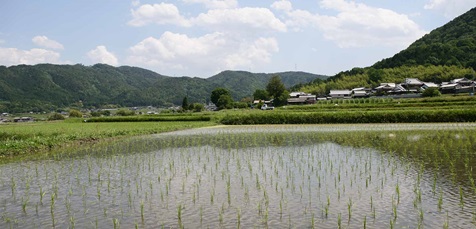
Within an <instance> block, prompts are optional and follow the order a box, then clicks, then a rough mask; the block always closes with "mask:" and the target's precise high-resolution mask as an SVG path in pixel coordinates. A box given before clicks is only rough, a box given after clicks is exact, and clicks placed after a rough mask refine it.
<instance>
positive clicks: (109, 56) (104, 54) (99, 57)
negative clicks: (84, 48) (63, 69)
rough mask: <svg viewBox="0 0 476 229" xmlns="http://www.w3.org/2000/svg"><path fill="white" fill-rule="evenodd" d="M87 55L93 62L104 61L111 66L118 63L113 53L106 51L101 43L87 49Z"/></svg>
mask: <svg viewBox="0 0 476 229" xmlns="http://www.w3.org/2000/svg"><path fill="white" fill-rule="evenodd" d="M87 55H88V57H89V59H90V60H91V61H93V62H94V63H104V64H109V65H113V66H117V65H118V63H119V61H118V60H117V57H116V56H115V55H114V54H113V53H111V52H109V51H107V49H106V47H105V46H102V45H100V46H97V47H96V48H95V49H93V50H91V51H89V52H88V53H87Z"/></svg>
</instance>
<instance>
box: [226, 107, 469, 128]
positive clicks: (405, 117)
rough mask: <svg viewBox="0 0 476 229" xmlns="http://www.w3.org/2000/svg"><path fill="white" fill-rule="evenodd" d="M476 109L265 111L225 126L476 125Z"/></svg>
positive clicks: (232, 118)
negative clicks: (439, 123) (448, 123)
mask: <svg viewBox="0 0 476 229" xmlns="http://www.w3.org/2000/svg"><path fill="white" fill-rule="evenodd" d="M475 121H476V109H470V110H467V109H464V110H463V109H461V110H419V111H415V110H411V111H393V110H391V111H388V110H387V111H354V112H345V111H338V112H319V113H311V112H309V113H303V112H299V113H297V112H296V113H295V112H261V113H253V114H233V115H226V116H225V117H223V118H222V119H221V123H222V124H225V125H253V124H334V123H421V122H475Z"/></svg>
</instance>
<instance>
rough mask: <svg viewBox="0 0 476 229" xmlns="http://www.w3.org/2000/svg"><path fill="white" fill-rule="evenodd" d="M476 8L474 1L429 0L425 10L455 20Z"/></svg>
mask: <svg viewBox="0 0 476 229" xmlns="http://www.w3.org/2000/svg"><path fill="white" fill-rule="evenodd" d="M473 7H476V1H474V0H429V1H428V3H427V4H425V6H424V8H425V9H427V10H435V11H437V12H440V13H441V14H443V15H444V16H445V17H448V18H454V17H456V16H459V15H461V14H463V13H466V12H467V11H468V10H470V9H472V8H473Z"/></svg>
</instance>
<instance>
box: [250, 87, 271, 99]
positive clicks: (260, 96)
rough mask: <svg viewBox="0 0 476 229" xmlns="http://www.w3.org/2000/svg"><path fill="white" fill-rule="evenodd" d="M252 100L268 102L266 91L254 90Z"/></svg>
mask: <svg viewBox="0 0 476 229" xmlns="http://www.w3.org/2000/svg"><path fill="white" fill-rule="evenodd" d="M253 98H254V99H255V100H269V94H268V92H267V91H266V90H263V89H256V91H255V92H254V93H253Z"/></svg>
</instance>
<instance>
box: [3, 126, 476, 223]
mask: <svg viewBox="0 0 476 229" xmlns="http://www.w3.org/2000/svg"><path fill="white" fill-rule="evenodd" d="M345 127H346V126H343V125H337V126H331V125H329V126H322V125H321V126H259V127H252V128H250V127H246V128H229V127H226V128H204V129H199V130H193V131H189V132H186V131H180V132H173V133H168V134H161V135H157V136H150V137H147V138H142V139H131V140H130V141H127V142H122V143H117V144H110V145H107V146H103V147H100V148H86V149H82V150H81V151H79V152H71V153H68V154H66V153H64V154H61V156H59V155H57V156H56V157H55V158H54V160H42V161H25V162H22V163H12V164H6V165H2V166H1V167H0V209H1V216H0V217H1V221H0V228H8V227H17V228H28V227H31V228H50V227H59V228H65V227H78V228H112V227H114V226H118V225H119V226H121V227H122V228H131V227H135V226H138V227H146V228H151V227H152V228H156V227H161V226H165V227H173V228H176V227H180V226H184V227H189V228H200V227H201V228H217V227H224V228H235V227H244V228H250V227H259V228H262V227H270V228H289V227H296V228H309V227H313V226H315V227H324V228H336V227H338V225H339V224H340V225H341V226H343V227H351V228H361V227H363V226H364V224H365V225H367V226H369V227H371V228H389V227H391V226H392V225H393V226H395V227H397V228H416V227H418V226H419V225H421V226H425V227H429V228H435V227H436V228H439V227H443V226H445V225H448V226H449V227H450V228H468V227H474V226H475V224H474V214H475V213H474V211H475V209H476V203H475V198H474V196H475V195H474V194H475V190H476V189H475V185H474V181H473V180H472V179H473V178H472V177H473V172H472V167H473V165H474V151H475V146H474V143H473V142H474V141H473V140H474V139H473V136H475V134H474V129H473V127H472V126H470V125H461V126H460V125H453V126H451V125H447V126H444V125H442V126H431V125H416V126H415V129H414V130H412V128H411V125H390V126H388V125H369V129H368V130H366V129H364V127H365V126H364V125H357V126H350V127H349V126H347V127H348V129H347V130H346V128H345ZM383 127H385V128H383ZM369 130H370V131H369ZM187 133H188V134H187Z"/></svg>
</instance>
